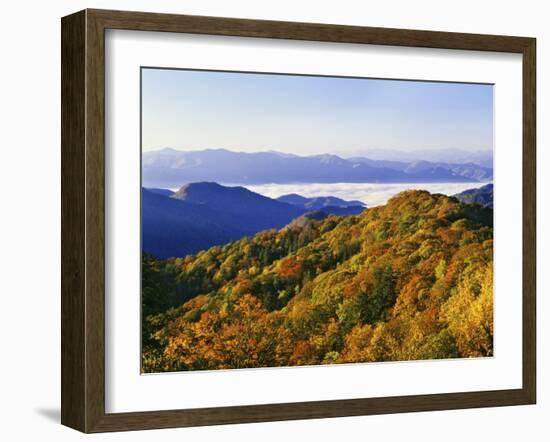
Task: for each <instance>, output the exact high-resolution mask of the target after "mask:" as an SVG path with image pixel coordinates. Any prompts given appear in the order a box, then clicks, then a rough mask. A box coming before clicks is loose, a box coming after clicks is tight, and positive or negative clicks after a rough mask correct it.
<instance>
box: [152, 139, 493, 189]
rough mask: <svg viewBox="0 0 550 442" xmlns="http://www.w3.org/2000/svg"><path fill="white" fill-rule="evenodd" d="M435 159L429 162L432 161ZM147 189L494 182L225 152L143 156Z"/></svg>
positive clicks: (452, 173) (475, 171)
mask: <svg viewBox="0 0 550 442" xmlns="http://www.w3.org/2000/svg"><path fill="white" fill-rule="evenodd" d="M430 158H431V157H430ZM142 178H143V185H144V186H145V187H153V188H157V187H161V188H176V187H177V186H179V185H181V183H192V182H201V181H216V182H220V183H231V184H243V185H253V184H269V183H275V184H288V183H378V182H379V183H421V182H424V183H426V182H476V181H479V182H483V181H491V180H492V178H493V170H492V168H491V167H485V166H481V165H478V164H475V163H461V164H458V163H456V164H455V163H446V162H431V161H412V162H407V161H388V160H376V159H372V158H365V157H353V158H348V159H344V158H341V157H339V156H337V155H328V154H324V155H313V156H298V155H291V154H285V153H280V152H274V151H268V152H255V153H244V152H233V151H229V150H226V149H206V150H196V151H178V150H174V149H170V148H166V149H162V150H156V151H150V152H144V153H143V155H142Z"/></svg>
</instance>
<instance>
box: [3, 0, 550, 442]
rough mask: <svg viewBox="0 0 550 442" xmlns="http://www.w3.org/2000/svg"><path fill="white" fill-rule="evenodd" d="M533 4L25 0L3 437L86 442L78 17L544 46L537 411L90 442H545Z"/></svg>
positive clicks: (6, 207) (15, 90) (10, 58)
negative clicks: (72, 219)
mask: <svg viewBox="0 0 550 442" xmlns="http://www.w3.org/2000/svg"><path fill="white" fill-rule="evenodd" d="M545 3H546V2H541V1H535V0H523V1H522V2H518V1H514V2H509V1H502V0H501V1H494V0H491V1H485V2H481V1H479V0H477V1H471V0H462V1H460V2H441V1H428V0H416V1H407V0H401V1H387V2H381V3H379V2H376V3H375V2H373V3H372V4H369V3H368V2H366V1H364V0H357V1H352V0H339V1H338V2H334V1H330V2H328V1H320V0H317V1H305V0H304V1H299V0H278V1H269V2H262V1H252V0H232V1H227V0H226V1H224V0H188V1H181V0H180V1H175V0H174V1H170V0H157V1H155V2H150V1H145V0H133V1H116V0H88V1H84V0H71V1H69V0H64V1H63V0H51V1H48V2H42V1H29V0H19V1H17V2H15V1H14V2H9V3H8V2H5V4H4V5H3V8H2V17H3V19H2V26H1V27H0V33H1V39H0V45H1V52H0V53H1V55H2V58H1V60H2V68H1V69H0V109H1V119H0V122H1V123H0V128H1V131H0V158H1V161H0V192H1V193H0V201H1V203H2V217H1V218H0V220H1V221H0V223H1V225H2V228H1V229H0V252H1V253H0V269H1V273H0V275H1V284H0V287H1V297H2V304H1V306H2V308H1V309H0V336H1V338H0V342H1V347H0V407H1V408H0V413H1V414H0V415H1V416H2V422H1V423H0V436H1V438H2V439H3V440H8V441H10V440H24V439H29V440H33V439H38V438H40V439H47V440H56V441H68V440H71V441H72V440H83V439H84V438H85V437H86V436H84V435H81V434H79V433H77V432H75V431H73V430H70V429H67V428H65V427H62V426H61V425H59V406H60V400H59V396H60V379H59V377H60V362H59V361H60V349H59V342H60V329H59V320H60V312H59V311H60V22H59V19H60V17H61V16H63V15H67V14H69V13H72V12H74V11H77V10H79V9H83V8H86V7H93V8H106V9H129V10H142V11H155V12H172V13H185V14H200V15H217V16H228V17H245V18H258V19H262V18H263V19H274V20H291V21H310V22H323V23H340V24H351V25H364V26H383V27H402V28H416V29H433V30H445V31H456V32H476V33H494V34H509V35H525V36H534V37H537V39H538V54H537V55H538V96H537V99H538V146H539V149H538V164H539V166H538V170H539V172H538V175H539V197H538V202H539V208H538V225H539V231H538V238H539V245H538V257H539V265H538V269H539V281H538V282H539V286H538V301H539V304H538V311H539V315H538V316H539V325H538V333H539V335H538V341H539V345H538V352H539V353H538V354H539V389H538V394H539V400H538V402H539V403H538V405H536V406H529V407H507V408H494V409H480V410H464V411H446V412H432V413H413V414H405V415H388V416H374V417H357V418H355V417H354V418H340V419H325V420H314V421H296V422H283V423H265V424H248V425H231V426H222V427H208V428H191V429H177V430H161V431H147V432H139V433H115V434H103V435H95V436H91V437H92V438H93V439H95V440H132V441H134V440H150V439H152V438H154V439H155V440H158V441H164V440H167V441H168V440H181V439H183V438H185V439H188V440H197V439H200V440H210V439H216V438H219V439H222V438H223V440H225V441H231V440H240V441H242V440H257V439H261V440H264V441H272V440H273V441H280V440H285V439H286V440H310V439H311V440H321V441H322V440H327V441H328V440H335V439H340V440H342V439H344V438H353V439H356V438H360V439H367V438H368V439H377V440H403V439H407V440H422V441H441V440H445V441H446V442H447V441H448V442H450V441H462V440H465V439H468V440H499V441H503V440H532V441H543V440H548V437H549V435H550V424H549V423H548V422H549V421H548V416H550V383H549V381H548V378H547V376H545V374H546V373H548V372H549V369H550V361H549V359H550V350H549V346H548V340H549V338H550V336H549V335H550V325H549V323H548V321H545V317H544V316H545V315H544V312H545V311H547V310H548V308H549V306H550V303H549V302H548V299H547V298H546V297H545V295H546V293H548V292H549V290H550V277H549V276H548V272H546V274H544V266H545V263H546V262H547V261H548V259H550V238H549V234H548V230H545V229H544V227H543V226H544V225H545V224H547V223H548V222H550V202H549V201H548V199H547V198H546V199H545V196H544V191H543V189H545V188H548V187H549V186H550V178H549V175H548V174H544V173H543V171H544V170H545V169H546V168H548V167H550V155H549V153H548V151H547V150H545V149H544V148H543V147H544V146H545V145H548V143H549V142H550V139H549V138H550V129H549V128H548V126H547V125H546V124H547V123H546V122H548V121H549V120H550V105H549V99H550V86H549V84H548V82H547V81H545V78H546V79H548V78H550V27H549V26H548V21H549V17H550V14H549V13H548V12H547V11H546V10H545V6H546V5H545Z"/></svg>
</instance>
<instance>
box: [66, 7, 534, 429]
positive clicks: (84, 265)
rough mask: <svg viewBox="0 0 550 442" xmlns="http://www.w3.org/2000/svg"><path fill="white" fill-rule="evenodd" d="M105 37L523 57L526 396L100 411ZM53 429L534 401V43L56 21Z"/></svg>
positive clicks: (270, 26) (200, 22)
mask: <svg viewBox="0 0 550 442" xmlns="http://www.w3.org/2000/svg"><path fill="white" fill-rule="evenodd" d="M106 29H127V30H142V31H159V32H187V33H196V34H212V35H227V36H244V37H258V38H281V39H291V40H309V41H328V42H337V43H358V44H378V45H393V46H408V47H428V48H446V49H459V50H479V51H500V52H514V53H521V54H522V55H523V129H524V130H523V158H524V160H523V179H524V184H523V387H522V388H520V389H515V390H502V391H481V392H468V393H448V394H436V395H416V396H401V397H383V398H365V399H350V400H338V401H319V402H300V403H287V404H268V405H251V406H236V407H220V408H203V409H190V410H169V411H148V412H139V413H116V414H106V413H105V141H104V140H105V46H104V45H105V40H104V34H105V30H106ZM62 40H63V41H62V242H63V244H62V423H63V424H65V425H67V426H70V427H73V428H76V429H78V430H80V431H83V432H102V431H122V430H141V429H150V428H169V427H183V426H197V425H217V424H229V423H241V422H242V423H244V422H262V421H278V420H290V419H313V418H326V417H340V416H357V415H367V414H382V413H403V412H413V411H430V410H445V409H459V408H473V407H488V406H504V405H520V404H532V403H534V402H535V398H536V352H535V348H536V345H535V344H536V336H535V332H536V323H535V314H536V307H535V298H536V294H535V292H536V287H535V282H536V274H535V271H536V254H535V246H536V218H535V216H536V189H535V186H536V177H535V172H536V156H535V143H536V140H535V131H536V118H535V115H536V101H535V93H536V90H535V80H536V76H535V70H536V69H535V53H536V46H535V40H534V39H532V38H526V37H510V36H492V35H477V34H459V33H448V32H432V31H414V30H402V29H384V28H364V27H356V26H339V25H326V24H323V25H320V24H311V23H289V22H274V21H263V20H241V19H232V18H217V17H197V16H184V15H169V14H151V13H141V12H123V11H103V10H86V11H82V12H79V13H77V14H73V15H71V16H68V17H65V18H64V19H63V20H62Z"/></svg>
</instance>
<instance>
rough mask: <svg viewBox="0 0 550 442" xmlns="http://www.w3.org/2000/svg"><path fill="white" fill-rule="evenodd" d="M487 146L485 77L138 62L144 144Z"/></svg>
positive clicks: (302, 150) (291, 148)
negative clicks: (435, 78) (439, 78)
mask: <svg viewBox="0 0 550 442" xmlns="http://www.w3.org/2000/svg"><path fill="white" fill-rule="evenodd" d="M165 147H171V148H174V149H178V150H199V149H207V148H225V149H230V150H234V151H240V152H257V151H265V150H277V151H280V152H286V153H294V154H298V155H313V154H320V153H338V154H341V155H343V156H345V155H346V154H349V155H351V154H353V155H356V154H358V153H360V152H361V151H363V150H365V151H368V150H369V149H394V150H400V151H407V152H415V151H423V150H434V149H462V150H466V151H470V152H476V151H488V150H491V149H492V147H493V87H492V86H491V85H480V84H466V83H442V82H439V83H438V82H421V81H399V80H378V79H366V78H342V77H315V76H296V75H282V74H256V73H236V72H207V71H194V70H172V69H154V68H143V69H142V149H143V151H150V150H157V149H162V148H165Z"/></svg>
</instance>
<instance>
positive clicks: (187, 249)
mask: <svg viewBox="0 0 550 442" xmlns="http://www.w3.org/2000/svg"><path fill="white" fill-rule="evenodd" d="M283 199H284V198H283ZM290 199H294V200H295V201H294V203H291V202H285V201H280V200H275V199H271V198H268V197H265V196H263V195H260V194H258V193H255V192H252V191H250V190H248V189H245V188H244V187H227V186H222V185H220V184H217V183H214V182H199V183H191V184H186V185H184V186H183V187H181V188H180V189H179V190H178V191H177V192H171V191H169V190H166V189H159V188H152V189H146V188H143V189H142V200H141V202H142V249H143V251H144V252H145V253H150V254H152V255H154V256H156V257H157V258H167V257H171V256H185V255H187V254H190V253H196V252H198V251H200V250H204V249H207V248H209V247H212V246H214V245H222V244H226V243H228V242H230V241H233V240H236V239H239V238H242V237H243V236H248V235H254V234H255V233H257V232H260V231H262V230H267V229H272V228H275V229H280V228H282V227H284V226H286V225H287V224H289V223H290V222H291V221H292V220H293V219H295V218H298V217H300V216H301V215H303V214H304V213H307V212H310V211H311V210H314V208H315V209H317V207H318V206H321V207H322V213H323V214H324V216H328V215H329V214H334V215H355V214H358V213H361V212H362V211H363V210H364V209H365V206H364V205H363V204H362V203H361V202H360V201H345V200H342V199H339V198H334V197H320V198H304V197H301V196H300V195H292V198H290ZM329 203H330V204H329Z"/></svg>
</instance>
